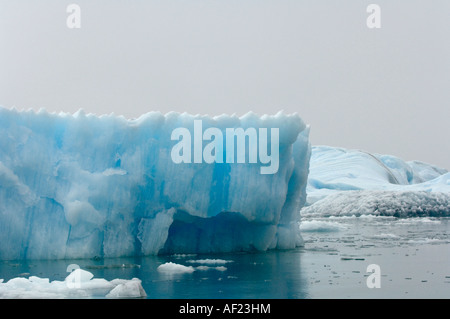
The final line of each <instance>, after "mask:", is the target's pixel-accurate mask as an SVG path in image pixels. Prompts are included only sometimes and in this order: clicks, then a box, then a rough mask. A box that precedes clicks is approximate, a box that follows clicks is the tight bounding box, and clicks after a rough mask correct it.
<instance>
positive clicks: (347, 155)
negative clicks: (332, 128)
mask: <svg viewBox="0 0 450 319" xmlns="http://www.w3.org/2000/svg"><path fill="white" fill-rule="evenodd" d="M307 194H308V195H307V203H306V204H305V206H304V207H303V208H302V209H301V215H302V217H319V216H322V217H328V216H352V215H355V216H360V215H380V216H395V217H412V216H414V217H415V216H430V217H443V216H450V173H449V172H448V171H447V170H446V169H443V168H440V167H437V166H435V165H431V164H427V163H423V162H419V161H404V160H402V159H400V158H398V157H396V156H392V155H380V154H372V153H368V152H365V151H362V150H349V149H344V148H338V147H330V146H314V147H312V150H311V159H310V173H309V177H308V186H307Z"/></svg>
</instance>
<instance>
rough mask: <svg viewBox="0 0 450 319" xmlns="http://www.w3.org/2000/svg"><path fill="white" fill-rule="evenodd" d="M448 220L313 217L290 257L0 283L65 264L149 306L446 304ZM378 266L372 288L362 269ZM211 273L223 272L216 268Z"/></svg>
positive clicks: (152, 260)
mask: <svg viewBox="0 0 450 319" xmlns="http://www.w3.org/2000/svg"><path fill="white" fill-rule="evenodd" d="M449 230H450V219H448V218H440V219H431V218H409V219H396V218H389V217H350V218H349V217H347V218H317V219H306V220H303V222H302V234H303V238H304V240H305V245H304V247H302V248H298V249H295V250H289V251H270V252H266V253H238V254H220V255H200V254H199V255H184V256H152V257H136V258H114V259H103V260H90V259H82V260H57V261H29V262H26V263H24V262H15V261H3V262H0V278H3V279H5V281H7V280H8V279H10V278H13V277H20V276H22V277H28V276H39V277H44V278H50V280H51V281H53V280H63V279H64V278H65V277H66V276H67V275H68V273H67V272H66V269H67V266H68V265H69V264H78V265H79V266H80V267H81V268H82V269H85V270H88V271H90V272H92V273H93V274H94V277H95V278H105V279H107V280H112V279H114V278H122V279H131V278H133V277H137V278H139V279H141V280H142V285H143V287H144V289H145V291H146V293H147V295H148V298H152V299H159V298H164V299H171V298H277V299H278V298H282V299H291V298H450V236H449ZM199 259H222V260H227V261H230V262H228V263H226V264H224V265H208V266H209V267H211V268H208V269H202V268H197V269H196V271H194V272H193V273H185V274H165V273H161V272H159V271H157V267H158V266H159V265H161V264H163V263H165V262H173V263H177V264H182V265H186V266H193V267H197V266H201V264H199V263H192V262H189V261H190V260H191V261H192V260H199ZM370 264H377V265H379V267H380V276H381V277H380V284H381V287H380V288H372V289H369V288H368V287H367V284H366V281H367V278H368V276H369V275H370V274H371V273H369V272H367V266H368V265H370ZM216 266H223V267H225V268H219V270H218V269H216V268H214V267H216Z"/></svg>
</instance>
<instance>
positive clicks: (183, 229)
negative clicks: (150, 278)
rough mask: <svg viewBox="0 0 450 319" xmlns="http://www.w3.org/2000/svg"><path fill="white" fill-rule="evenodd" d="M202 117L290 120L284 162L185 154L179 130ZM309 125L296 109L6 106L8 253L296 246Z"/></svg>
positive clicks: (214, 123) (1, 160)
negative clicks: (138, 110)
mask: <svg viewBox="0 0 450 319" xmlns="http://www.w3.org/2000/svg"><path fill="white" fill-rule="evenodd" d="M194 120H202V128H203V130H205V131H206V130H207V129H208V128H209V127H214V128H215V129H218V130H220V131H221V132H222V133H223V132H225V131H226V129H227V128H242V129H244V130H245V129H247V128H255V132H256V130H258V129H259V128H264V129H265V128H267V132H270V130H269V128H278V129H279V130H277V133H279V145H278V146H279V161H278V170H277V172H276V173H275V174H261V171H260V169H261V167H262V166H261V165H260V163H258V164H254V163H250V162H249V161H248V160H246V161H244V163H237V162H235V163H230V162H225V161H224V163H216V162H213V163H206V162H202V163H189V164H187V163H179V164H176V163H174V162H173V160H172V159H171V150H172V147H173V146H174V145H175V144H176V143H177V141H173V140H171V133H172V131H173V130H174V129H176V128H180V127H182V128H186V129H188V130H192V129H193V124H194ZM214 132H218V131H217V130H215V131H214ZM308 132H309V128H308V127H307V126H306V125H305V124H304V122H303V121H302V120H301V118H300V117H299V116H298V115H296V114H293V115H286V114H283V113H279V114H277V115H274V116H267V115H265V116H262V117H259V116H257V115H255V114H252V113H249V114H247V115H245V116H242V117H237V116H228V115H222V116H218V117H214V118H212V117H208V116H200V115H197V116H193V115H188V114H178V113H168V114H166V115H163V114H161V113H158V112H151V113H148V114H145V115H142V116H141V117H139V118H138V119H133V120H127V119H125V118H124V117H116V116H113V115H104V116H95V115H91V114H88V115H86V114H84V113H83V112H82V111H79V112H77V113H76V114H74V115H70V114H64V113H61V114H50V113H48V112H46V111H40V112H38V113H35V112H33V111H26V112H20V111H16V110H7V109H4V108H0V242H1V243H2V244H1V245H0V260H5V259H59V258H88V257H95V256H99V257H118V256H133V255H150V254H161V253H164V254H175V253H185V254H186V253H200V252H202V253H209V252H230V251H250V250H267V249H275V248H281V249H284V248H294V247H296V246H297V245H299V244H300V243H301V236H300V232H299V227H298V222H299V218H300V217H299V214H298V212H299V211H300V208H301V207H302V206H303V204H304V203H305V200H306V182H307V175H308V166H309V158H310V145H309V139H308ZM217 136H219V135H217ZM223 136H226V134H223ZM268 141H271V139H268ZM200 143H201V141H200ZM203 143H204V144H203V146H206V144H207V142H206V140H205V139H204V140H203ZM237 144H239V143H237ZM224 145H225V144H224ZM253 145H254V146H258V147H260V146H261V145H258V144H253ZM262 146H264V147H266V148H267V149H266V150H270V149H271V147H270V145H262ZM224 150H225V151H226V148H225V149H224ZM247 151H250V150H248V149H247ZM235 153H236V152H235ZM241 154H242V153H241ZM252 154H262V153H260V152H254V153H252ZM224 156H226V154H224Z"/></svg>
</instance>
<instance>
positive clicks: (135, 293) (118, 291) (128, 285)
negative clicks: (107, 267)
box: [106, 278, 147, 298]
mask: <svg viewBox="0 0 450 319" xmlns="http://www.w3.org/2000/svg"><path fill="white" fill-rule="evenodd" d="M146 296H147V294H146V293H145V291H144V289H143V288H142V285H141V280H139V279H137V278H133V279H131V280H129V281H126V282H124V283H121V284H118V285H117V286H116V287H115V288H113V289H112V290H111V291H110V292H109V293H108V294H107V295H106V298H141V297H146Z"/></svg>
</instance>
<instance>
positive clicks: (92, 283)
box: [0, 269, 147, 299]
mask: <svg viewBox="0 0 450 319" xmlns="http://www.w3.org/2000/svg"><path fill="white" fill-rule="evenodd" d="M92 277H94V275H93V274H92V273H90V272H88V271H86V270H83V269H76V270H74V271H73V272H72V273H70V275H68V276H67V277H66V279H65V280H64V281H58V280H54V281H50V280H49V279H48V278H40V277H36V276H30V277H29V278H28V279H27V278H23V277H17V278H12V279H10V280H8V281H7V282H5V283H3V282H2V281H3V280H0V298H7V299H12V298H14V299H16V298H23V299H35V298H51V299H56V298H101V297H103V298H105V297H106V298H143V297H146V296H147V294H146V293H145V291H144V289H143V288H142V284H141V280H139V279H137V278H133V279H131V280H125V279H114V280H111V281H108V280H106V279H103V278H92Z"/></svg>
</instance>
